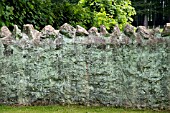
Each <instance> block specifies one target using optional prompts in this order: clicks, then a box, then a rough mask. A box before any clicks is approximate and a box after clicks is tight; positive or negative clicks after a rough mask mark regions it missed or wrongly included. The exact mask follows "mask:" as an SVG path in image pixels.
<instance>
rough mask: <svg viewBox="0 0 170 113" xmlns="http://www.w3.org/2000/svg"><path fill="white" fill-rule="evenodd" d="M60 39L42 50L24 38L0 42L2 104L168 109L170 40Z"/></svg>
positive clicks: (43, 42)
mask: <svg viewBox="0 0 170 113" xmlns="http://www.w3.org/2000/svg"><path fill="white" fill-rule="evenodd" d="M60 31H61V30H60ZM60 33H61V34H60ZM60 33H59V35H58V36H57V37H56V38H54V39H53V38H46V39H44V38H40V39H41V40H39V41H40V42H39V43H38V44H37V43H35V42H33V39H30V38H29V39H27V38H25V36H26V35H25V34H24V35H23V34H22V38H21V39H17V38H15V37H13V38H15V39H12V40H10V38H8V40H7V39H6V40H4V39H2V40H1V41H0V104H10V105H11V104H12V105H13V104H19V105H49V104H83V105H104V106H116V107H132V108H135V107H137V108H156V109H170V59H169V58H170V48H169V37H161V36H160V35H159V34H157V35H154V36H155V37H154V41H155V40H157V41H156V42H153V40H150V39H142V43H137V41H135V40H133V39H132V40H130V41H128V42H127V43H125V42H124V43H123V42H122V39H121V41H120V42H118V39H117V42H115V41H113V40H114V39H113V37H112V35H110V36H108V37H105V36H103V35H99V36H94V35H88V36H75V37H73V38H68V36H67V35H64V34H62V32H60ZM64 33H66V32H64ZM122 34H124V33H121V36H119V37H122ZM137 34H139V33H137ZM137 34H136V35H137ZM12 36H14V34H12ZM123 36H125V35H123ZM157 36H159V37H157ZM114 37H116V36H115V35H114ZM130 37H131V36H130ZM34 41H35V40H34Z"/></svg>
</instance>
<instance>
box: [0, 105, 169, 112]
mask: <svg viewBox="0 0 170 113" xmlns="http://www.w3.org/2000/svg"><path fill="white" fill-rule="evenodd" d="M0 113H169V112H168V111H152V110H133V109H122V108H113V107H85V106H26V107H25V106H20V107H12V106H0Z"/></svg>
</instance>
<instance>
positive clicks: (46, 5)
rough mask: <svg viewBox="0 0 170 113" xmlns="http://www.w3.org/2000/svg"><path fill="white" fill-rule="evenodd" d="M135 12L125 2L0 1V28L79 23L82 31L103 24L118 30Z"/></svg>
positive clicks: (112, 0)
mask: <svg viewBox="0 0 170 113" xmlns="http://www.w3.org/2000/svg"><path fill="white" fill-rule="evenodd" d="M134 14H135V11H134V9H133V8H132V7H131V4H130V1H129V0H80V1H79V0H62V2H61V0H59V1H58V0H17V1H16V0H1V1H0V27H1V26H3V25H6V26H8V27H11V26H13V25H14V24H17V25H18V26H19V27H20V28H21V27H22V25H23V24H26V23H31V24H33V25H34V26H35V27H36V28H37V29H41V28H42V27H44V26H45V25H48V24H50V25H52V26H53V27H55V28H56V29H57V28H58V27H59V26H61V25H62V24H64V23H66V22H67V23H69V24H71V25H73V26H75V25H77V24H79V25H81V26H83V27H85V28H86V29H89V28H90V27H91V26H96V27H99V26H100V25H101V24H104V25H105V26H106V27H107V29H110V28H111V27H112V26H113V25H115V24H119V26H120V28H121V27H122V26H123V25H125V24H126V23H128V22H130V21H132V19H131V15H134Z"/></svg>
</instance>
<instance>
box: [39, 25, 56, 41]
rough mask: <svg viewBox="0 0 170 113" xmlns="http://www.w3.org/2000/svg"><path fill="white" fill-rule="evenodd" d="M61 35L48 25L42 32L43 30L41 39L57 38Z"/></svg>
mask: <svg viewBox="0 0 170 113" xmlns="http://www.w3.org/2000/svg"><path fill="white" fill-rule="evenodd" d="M58 34H59V31H58V30H55V29H54V28H53V27H52V26H51V25H47V26H45V27H44V28H43V29H42V30H41V38H42V39H45V38H54V39H55V38H57V37H58Z"/></svg>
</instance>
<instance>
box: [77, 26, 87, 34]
mask: <svg viewBox="0 0 170 113" xmlns="http://www.w3.org/2000/svg"><path fill="white" fill-rule="evenodd" d="M76 35H77V36H88V35H89V33H88V32H87V30H86V29H85V28H83V27H81V26H80V25H77V26H76Z"/></svg>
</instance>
